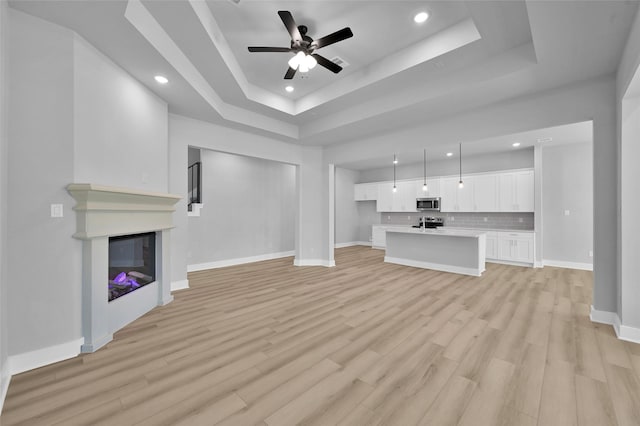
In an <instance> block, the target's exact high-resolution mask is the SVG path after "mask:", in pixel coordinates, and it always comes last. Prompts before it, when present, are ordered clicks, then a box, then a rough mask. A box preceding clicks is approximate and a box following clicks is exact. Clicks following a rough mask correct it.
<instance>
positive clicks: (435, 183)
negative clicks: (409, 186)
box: [416, 178, 441, 198]
mask: <svg viewBox="0 0 640 426" xmlns="http://www.w3.org/2000/svg"><path fill="white" fill-rule="evenodd" d="M423 186H424V179H421V180H419V181H416V198H434V197H440V196H441V195H440V178H427V191H424V190H423V189H422V187H423Z"/></svg>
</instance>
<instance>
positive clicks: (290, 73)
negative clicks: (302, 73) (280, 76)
mask: <svg viewBox="0 0 640 426" xmlns="http://www.w3.org/2000/svg"><path fill="white" fill-rule="evenodd" d="M294 75H296V70H294V69H293V68H291V67H289V69H287V73H286V74H285V75H284V79H285V80H291V79H292V78H293V76H294Z"/></svg>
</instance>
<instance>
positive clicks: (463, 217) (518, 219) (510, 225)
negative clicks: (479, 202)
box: [380, 212, 534, 230]
mask: <svg viewBox="0 0 640 426" xmlns="http://www.w3.org/2000/svg"><path fill="white" fill-rule="evenodd" d="M422 216H429V217H441V218H444V226H449V227H452V228H453V227H458V228H488V229H522V230H533V227H534V221H533V213H530V212H528V213H462V212H461V213H437V212H421V213H380V223H381V224H383V225H417V224H418V222H419V221H420V218H421V217H422Z"/></svg>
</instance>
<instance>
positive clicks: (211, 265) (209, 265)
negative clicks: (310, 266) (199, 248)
mask: <svg viewBox="0 0 640 426" xmlns="http://www.w3.org/2000/svg"><path fill="white" fill-rule="evenodd" d="M294 255H295V252H294V251H283V252H279V253H267V254H260V255H257V256H250V257H240V258H237V259H226V260H218V261H215V262H206V263H196V264H194V265H188V266H187V272H197V271H205V270H207V269H216V268H224V267H227V266H235V265H243V264H245V263H253V262H261V261H263V260H272V259H280V258H283V257H291V256H294Z"/></svg>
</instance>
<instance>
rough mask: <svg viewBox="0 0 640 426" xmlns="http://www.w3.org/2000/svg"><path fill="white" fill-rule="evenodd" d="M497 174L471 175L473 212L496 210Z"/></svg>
mask: <svg viewBox="0 0 640 426" xmlns="http://www.w3.org/2000/svg"><path fill="white" fill-rule="evenodd" d="M498 176H499V175H498V174H487V175H477V176H473V210H472V211H474V212H497V211H499V210H498Z"/></svg>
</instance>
